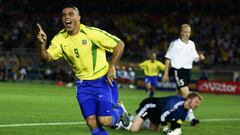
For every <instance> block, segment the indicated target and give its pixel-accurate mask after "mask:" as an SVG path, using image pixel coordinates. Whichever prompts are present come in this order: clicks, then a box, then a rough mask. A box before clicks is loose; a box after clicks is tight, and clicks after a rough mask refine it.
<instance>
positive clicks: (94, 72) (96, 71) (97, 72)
mask: <svg viewBox="0 0 240 135" xmlns="http://www.w3.org/2000/svg"><path fill="white" fill-rule="evenodd" d="M106 66H107V65H105V66H104V67H103V68H101V69H99V70H98V71H96V72H94V74H96V73H98V72H99V71H101V70H103V69H105V68H106Z"/></svg>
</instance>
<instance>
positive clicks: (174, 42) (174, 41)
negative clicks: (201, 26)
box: [171, 38, 180, 44]
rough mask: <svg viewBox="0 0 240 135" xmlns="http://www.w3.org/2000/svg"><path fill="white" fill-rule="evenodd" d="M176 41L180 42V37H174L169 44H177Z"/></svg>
mask: <svg viewBox="0 0 240 135" xmlns="http://www.w3.org/2000/svg"><path fill="white" fill-rule="evenodd" d="M177 43H180V39H179V38H178V39H175V40H173V41H172V42H171V44H177Z"/></svg>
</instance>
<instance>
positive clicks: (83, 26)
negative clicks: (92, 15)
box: [80, 24, 104, 32]
mask: <svg viewBox="0 0 240 135" xmlns="http://www.w3.org/2000/svg"><path fill="white" fill-rule="evenodd" d="M80 27H81V29H82V30H83V31H85V32H104V31H103V30H101V29H99V28H97V27H91V26H87V25H84V24H81V26H80Z"/></svg>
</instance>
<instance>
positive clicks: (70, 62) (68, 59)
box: [60, 44, 73, 65]
mask: <svg viewBox="0 0 240 135" xmlns="http://www.w3.org/2000/svg"><path fill="white" fill-rule="evenodd" d="M60 46H61V49H62V52H63V55H64V56H65V57H66V60H67V62H68V63H69V64H71V65H73V62H72V61H71V59H70V58H68V56H67V54H66V53H65V51H64V50H63V47H62V44H61V45H60Z"/></svg>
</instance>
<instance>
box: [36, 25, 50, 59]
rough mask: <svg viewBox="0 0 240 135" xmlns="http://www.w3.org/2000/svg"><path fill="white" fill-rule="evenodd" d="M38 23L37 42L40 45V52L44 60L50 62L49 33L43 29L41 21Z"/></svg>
mask: <svg viewBox="0 0 240 135" xmlns="http://www.w3.org/2000/svg"><path fill="white" fill-rule="evenodd" d="M36 25H37V44H38V45H39V53H40V57H41V60H42V61H44V62H49V61H50V60H51V56H50V55H49V54H48V52H47V50H46V43H47V35H46V33H45V32H44V31H43V29H42V27H41V25H40V24H39V23H37V24H36Z"/></svg>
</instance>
